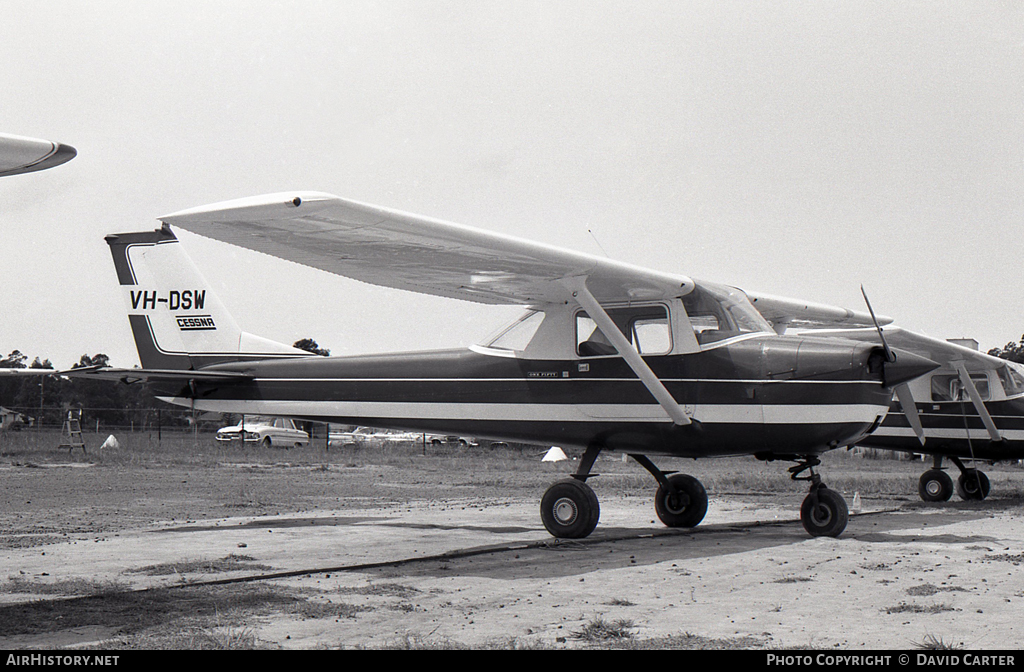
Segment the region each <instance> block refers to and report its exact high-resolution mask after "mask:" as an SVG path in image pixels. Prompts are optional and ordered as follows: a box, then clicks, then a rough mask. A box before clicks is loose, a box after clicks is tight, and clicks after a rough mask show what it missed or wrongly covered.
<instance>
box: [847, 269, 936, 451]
mask: <svg viewBox="0 0 1024 672" xmlns="http://www.w3.org/2000/svg"><path fill="white" fill-rule="evenodd" d="M860 293H861V295H862V296H863V297H864V303H866V304H867V306H868V312H869V313H871V320H872V321H873V322H874V323H875V331H877V332H878V338H879V340H881V341H882V350H883V352H884V357H885V361H886V363H889V364H893V363H895V362H896V353H895V352H893V351H892V348H890V347H889V344H888V343H886V341H885V334H883V333H882V327H881V326H880V325H879V324H878V319H877V318H876V317H875V311H874V310H873V309H872V308H871V301H869V300H868V294H867V292H865V291H864V285H861V286H860ZM895 389H896V399H897V400H899V402H900V408H902V409H903V414H904V415H905V416H906V417H907V422H909V423H910V426H911V428H913V430H914V434H916V435H917V440H918V441H920V442H921V445H922V446H923V445H924V440H925V436H924V427H922V426H921V417H920V416H919V415H918V414H917V403H916V402H915V401H914V395H913V394H912V393H911V391H910V385H909V384H908V383H905V382H904V383H900V384H899V385H897V386H896V388H895Z"/></svg>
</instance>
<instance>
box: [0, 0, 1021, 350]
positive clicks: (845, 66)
mask: <svg viewBox="0 0 1024 672" xmlns="http://www.w3.org/2000/svg"><path fill="white" fill-rule="evenodd" d="M0 16H2V17H3V20H2V21H0V64H2V66H3V67H2V68H0V101H2V104H0V131H2V132H7V133H15V134H18V135H28V136H34V137H42V138H48V139H52V140H57V141H61V142H66V143H68V144H71V145H73V146H74V147H76V148H77V149H78V152H79V155H78V157H77V158H76V159H74V160H73V161H72V162H71V163H68V164H65V165H63V166H60V167H58V168H55V169H53V170H49V171H44V172H41V173H34V174H29V175H22V176H16V177H10V178H3V179H0V249H2V257H0V259H2V262H0V264H2V266H0V287H2V290H3V291H2V292H0V351H2V354H3V355H5V354H7V353H8V352H10V351H11V350H13V349H15V348H17V349H20V350H21V351H22V352H24V353H26V354H28V355H29V356H30V357H35V356H41V357H48V358H50V359H51V360H52V361H53V363H54V365H56V366H58V367H64V366H69V365H70V364H72V363H74V362H76V361H78V358H79V357H80V356H81V355H82V354H83V353H88V354H90V355H92V354H95V353H97V352H103V353H106V354H108V355H109V356H110V357H111V363H112V364H114V365H117V366H131V365H133V364H136V363H137V362H138V359H137V356H136V353H135V348H134V344H133V343H132V340H131V334H130V330H129V328H128V321H127V319H126V317H125V314H124V307H123V305H122V297H121V294H120V291H119V289H118V286H117V281H116V278H115V276H114V272H113V267H112V264H111V262H110V255H109V253H108V251H107V247H106V244H105V243H104V242H103V236H104V235H105V234H107V233H113V232H122V231H133V230H144V229H147V228H154V227H156V226H157V223H156V221H155V218H156V217H157V216H158V215H162V214H168V213H170V212H173V211H176V210H180V209H183V208H188V207H192V206H196V205H202V204H206V203H212V202H216V201H221V200H227V199H232V198H239V197H243V196H251V195H256V194H261V193H268V192H277V191H283V190H289V189H308V190H318V191H326V192H329V193H334V194H337V195H339V196H342V197H346V198H352V199H356V200H360V201H366V202H370V203H376V204H379V205H382V206H386V207H391V208H397V209H400V210H405V211H409V212H415V213H419V214H423V215H427V216H431V217H435V218H440V219H446V220H450V221H455V222H459V223H463V224H469V225H473V226H477V227H481V228H484V229H489V230H493V231H499V232H503V233H508V234H512V235H516V236H520V237H525V238H531V239H535V240H540V241H543V242H546V243H551V244H555V245H561V246H566V247H570V248H573V249H577V250H582V251H585V252H590V253H595V254H600V253H601V248H603V249H604V250H606V251H607V253H608V254H609V255H610V256H612V257H614V258H616V259H620V260H623V261H627V262H630V263H634V264H640V265H645V266H650V267H652V268H657V269H660V270H664V271H671V272H678V273H684V274H687V275H690V276H693V277H696V278H702V279H706V280H713V281H718V282H725V283H729V284H733V285H736V286H739V287H742V288H746V289H751V290H758V291H762V292H768V293H772V294H779V295H783V296H793V297H799V298H803V299H807V300H811V301H816V302H821V303H830V304H836V305H842V306H846V307H849V308H854V309H861V308H862V307H863V304H862V299H861V297H860V290H859V287H860V285H861V284H864V285H865V287H866V288H867V290H868V293H869V296H870V297H871V300H872V303H873V305H874V307H875V309H876V310H877V311H878V312H881V313H885V314H887V315H891V316H893V317H895V318H896V319H897V322H898V323H900V324H902V325H903V326H905V327H908V328H911V329H915V330H918V331H923V332H925V333H928V334H929V335H932V336H936V337H940V338H950V337H963V336H968V337H973V338H976V339H977V340H978V341H980V342H981V347H982V348H983V349H988V348H991V347H996V346H1002V345H1004V344H1005V343H1007V342H1008V341H1017V340H1018V339H1019V338H1020V337H1021V334H1022V332H1024V311H1022V310H1021V307H1022V306H1024V277H1022V276H1024V273H1022V255H1021V252H1022V248H1024V235H1022V234H1024V230H1022V226H1021V221H1022V213H1024V5H1022V4H1021V3H1019V2H1016V1H1013V2H1010V1H1007V2H982V1H972V2H968V3H965V2H962V0H956V1H954V2H933V1H928V2H894V1H892V0H884V1H879V2H871V1H866V0H855V1H850V2H824V3H823V2H817V1H814V2H771V3H768V2H753V1H750V0H743V1H742V2H723V1H721V0H713V1H708V2H696V1H695V2H685V1H680V0H669V1H667V2H654V1H650V2H636V1H630V2H626V1H623V2H599V1H595V0H585V1H580V2H574V1H568V0H559V1H557V2H551V1H544V2H532V1H526V0H505V1H494V2H489V1H486V0H465V1H456V0H452V1H440V0H438V1H432V0H411V1H399V0H382V1H379V2H370V1H352V2H343V1H338V0H328V1H324V2H314V1H299V0H292V1H285V2H281V1H274V2H271V1H263V2H259V1H254V0H239V1H235V2H227V1H218V0H203V1H201V2H183V1H177V0H175V1H172V2H166V3H149V2H146V3H141V2H133V1H130V0H125V1H122V2H114V1H107V0H93V1H92V2H72V1H68V0H59V1H56V0H54V1H49V2H48V1H45V0H32V1H31V2H28V1H25V2H21V1H18V2H15V1H11V0H0ZM588 229H589V230H591V231H593V236H594V237H596V239H597V240H598V241H599V242H600V248H599V247H598V245H597V244H596V243H595V240H594V237H592V236H591V235H590V234H589V233H588ZM179 237H180V238H181V240H182V241H183V243H184V244H185V245H186V247H187V250H188V251H189V253H190V254H192V256H193V258H194V259H195V260H196V262H197V263H198V264H199V266H200V267H201V268H202V269H203V271H204V273H205V275H206V276H207V278H208V279H209V280H210V282H211V284H212V285H213V286H214V287H215V288H216V289H217V290H218V293H220V294H221V295H222V298H223V299H224V301H225V303H226V304H227V305H228V306H229V307H230V308H231V309H232V311H233V312H234V313H235V317H236V318H237V319H238V321H239V323H240V324H241V325H242V327H243V329H245V330H246V331H250V332H252V333H256V334H259V335H261V336H266V337H268V338H273V339H275V340H279V341H282V342H286V343H292V342H294V341H295V340H297V339H299V338H303V337H312V338H314V339H316V340H317V341H318V342H319V343H320V344H321V345H322V346H324V347H328V348H330V349H331V351H332V352H333V353H334V354H350V353H360V352H374V351H386V350H394V349H418V348H421V347H445V346H457V345H467V344H469V343H472V342H474V341H476V340H478V339H479V338H480V337H482V336H484V335H486V334H487V333H489V332H490V331H491V330H492V328H493V327H495V326H497V325H496V324H495V320H498V321H499V322H500V321H501V319H502V318H503V317H504V316H505V315H507V314H508V312H507V310H506V309H502V310H498V311H496V310H495V309H493V308H485V307H482V306H476V305H473V304H465V303H459V302H450V301H443V300H440V299H427V298H424V297H417V296H415V295H411V294H406V293H402V292H396V291H392V290H382V289H378V288H372V287H368V286H366V285H361V284H359V283H355V282H353V281H349V280H346V279H343V278H337V277H335V276H331V275H328V274H325V273H322V272H318V271H312V270H308V269H303V268H300V267H297V266H295V265H293V264H289V263H286V262H280V261H277V260H273V259H270V258H268V257H264V256H261V255H257V254H255V253H251V252H247V251H243V250H238V249H234V248H231V247H229V246H226V245H224V244H221V243H216V242H214V241H209V240H206V239H202V238H199V237H196V236H194V235H191V234H188V233H187V232H179Z"/></svg>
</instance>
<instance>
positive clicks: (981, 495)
mask: <svg viewBox="0 0 1024 672" xmlns="http://www.w3.org/2000/svg"><path fill="white" fill-rule="evenodd" d="M991 487H992V486H991V484H989V482H988V476H986V475H985V472H983V471H978V470H977V469H965V470H964V472H963V473H962V474H960V477H959V478H958V479H956V494H958V495H960V499H963V500H966V501H971V500H975V501H978V500H982V499H985V498H986V497H988V492H989V489H990V488H991Z"/></svg>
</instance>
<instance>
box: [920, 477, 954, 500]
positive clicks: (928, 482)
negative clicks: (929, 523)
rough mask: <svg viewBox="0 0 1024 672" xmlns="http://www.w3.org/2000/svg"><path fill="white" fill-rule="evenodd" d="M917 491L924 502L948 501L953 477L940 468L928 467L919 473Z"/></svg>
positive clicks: (951, 493) (951, 494) (951, 490)
mask: <svg viewBox="0 0 1024 672" xmlns="http://www.w3.org/2000/svg"><path fill="white" fill-rule="evenodd" d="M917 492H918V494H919V495H921V499H923V500H924V501H926V502H948V501H949V498H950V497H952V496H953V479H952V478H950V477H949V474H947V473H946V472H944V471H942V470H941V469H929V470H928V471H926V472H924V473H923V474H921V480H920V481H919V482H918V484H917Z"/></svg>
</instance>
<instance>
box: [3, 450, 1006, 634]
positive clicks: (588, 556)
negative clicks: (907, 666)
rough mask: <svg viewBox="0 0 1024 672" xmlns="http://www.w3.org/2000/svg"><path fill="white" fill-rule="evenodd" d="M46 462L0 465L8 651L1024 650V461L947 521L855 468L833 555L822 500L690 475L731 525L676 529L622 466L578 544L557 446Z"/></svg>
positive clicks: (948, 506) (605, 486)
mask: <svg viewBox="0 0 1024 672" xmlns="http://www.w3.org/2000/svg"><path fill="white" fill-rule="evenodd" d="M28 452H30V451H28ZM28 452H25V451H19V450H18V449H17V448H15V449H10V448H9V449H8V451H7V452H6V453H5V455H6V456H5V457H0V478H2V479H3V481H4V488H3V496H2V502H3V506H2V508H0V558H2V573H0V648H3V649H17V648H51V647H82V646H98V647H100V648H126V647H142V648H162V647H175V648H186V647H188V648H199V647H200V646H211V647H220V646H225V647H240V648H246V647H252V646H257V647H271V648H277V647H281V648H303V649H308V648H317V647H363V648H377V647H399V648H403V647H408V646H439V647H443V646H466V647H473V648H477V647H510V648H512V647H515V648H522V647H543V648H573V647H582V646H620V645H625V644H627V643H628V644H630V645H634V646H635V645H637V643H641V644H642V643H644V642H648V643H651V644H652V645H654V646H675V645H683V644H685V643H690V644H697V645H704V646H732V647H744V648H815V649H831V648H839V649H844V650H849V649H880V648H897V649H912V648H915V647H920V646H924V645H928V644H936V643H941V644H944V645H952V646H963V647H966V648H970V649H1015V648H1019V647H1020V646H1021V644H1022V643H1024V632H1022V628H1024V626H1021V625H1020V622H1019V613H1020V608H1021V603H1022V602H1024V576H1022V575H1021V567H1020V565H1021V563H1022V562H1024V522H1022V519H1021V513H1022V510H1024V501H1022V498H1021V497H1020V495H1019V490H1020V487H1021V481H1024V472H1022V471H1020V470H1019V469H1009V470H1004V471H996V472H992V471H990V472H989V473H990V476H991V477H992V481H993V492H992V495H990V497H989V499H988V500H986V501H985V502H980V503H965V502H959V501H958V500H956V498H954V500H953V501H951V502H948V503H944V504H939V505H934V504H932V505H926V504H923V503H921V502H919V501H918V500H917V497H916V492H915V490H916V480H917V476H918V475H919V474H920V473H921V471H923V467H922V465H921V464H920V463H893V465H895V466H889V465H887V466H886V467H885V470H886V471H887V473H890V474H894V476H893V478H892V479H882V481H881V482H882V484H883V485H882V486H881V488H880V489H881V490H886V489H889V490H893V492H891V493H890V494H885V493H884V492H871V490H872V486H871V482H872V481H871V480H864V479H863V478H862V479H861V480H857V479H855V478H852V477H850V478H848V479H847V480H846V481H844V480H843V477H841V476H840V475H839V471H840V467H842V466H843V465H844V464H847V462H843V463H840V464H839V465H838V466H835V467H833V468H831V471H832V476H833V477H834V478H835V479H837V480H836V481H835V482H836V485H833V487H835V488H836V489H839V490H845V489H846V487H845V486H844V485H843V484H844V482H845V483H849V484H852V485H851V487H857V488H858V490H856V492H853V491H848V492H844V494H845V496H846V498H847V501H848V502H849V503H851V504H853V503H854V502H853V498H854V495H855V494H857V495H859V496H858V497H857V500H858V503H859V504H860V510H859V511H857V512H855V513H854V515H852V516H851V519H850V523H849V526H848V527H847V530H846V531H845V533H844V534H843V535H842V536H841V537H840V538H838V539H831V538H826V539H822V538H817V539H815V538H811V537H809V536H808V535H807V534H806V532H805V531H804V530H803V527H802V526H801V525H800V522H799V520H798V511H799V506H800V502H801V500H802V498H803V496H804V489H803V487H802V486H800V485H797V484H792V485H791V487H788V488H786V489H784V490H783V491H780V492H763V491H759V490H758V488H757V487H751V488H744V487H743V485H742V483H740V484H739V485H737V484H736V483H735V482H733V481H730V480H729V477H727V476H723V475H720V474H719V475H716V474H713V473H707V470H706V468H705V467H704V463H703V462H698V463H696V464H695V463H688V464H689V465H693V466H692V467H691V468H689V470H690V471H691V473H694V475H697V476H698V477H699V478H701V479H702V480H703V481H704V482H705V484H706V485H708V486H709V487H708V490H709V493H710V495H711V502H710V506H709V512H708V516H707V518H706V519H705V520H704V522H703V523H702V524H701V525H700V526H698V527H697V528H695V529H693V530H668V529H666V528H664V527H663V526H662V525H661V524H660V523H659V522H657V521H656V519H655V516H654V512H653V505H652V503H651V497H652V496H653V491H654V486H653V484H650V483H647V482H646V481H647V480H649V478H648V477H646V476H645V475H644V474H642V472H641V470H640V469H639V468H638V467H636V465H632V464H624V463H622V462H621V461H618V460H612V459H609V460H605V461H600V462H599V463H598V466H599V467H600V473H601V474H602V476H601V477H600V478H598V479H595V481H594V486H595V490H596V491H597V493H598V496H599V497H600V500H601V511H602V516H601V523H600V525H599V526H598V529H597V531H596V532H595V533H594V534H593V535H592V536H591V537H589V538H588V539H586V540H582V541H560V540H555V539H553V538H551V537H550V536H549V535H548V534H547V533H546V531H545V530H544V528H543V526H542V525H541V523H540V520H539V514H538V502H539V499H540V496H541V494H542V493H543V490H544V488H546V487H547V485H548V484H549V483H550V482H553V481H554V480H556V479H557V478H560V477H562V476H564V475H565V474H566V473H568V472H569V471H571V466H566V465H565V463H563V464H561V465H548V464H544V465H540V464H539V459H538V457H537V456H536V455H530V454H527V455H520V456H518V457H516V458H515V459H513V458H508V457H494V458H493V460H492V461H491V462H489V463H487V464H484V463H483V462H481V461H480V460H479V459H478V458H471V457H469V456H465V455H463V456H462V457H459V456H456V457H455V458H453V457H452V456H445V457H438V458H436V459H434V460H432V459H431V458H424V457H419V458H418V459H417V460H416V461H415V463H414V464H410V465H409V466H405V465H404V461H403V459H402V458H401V457H396V456H395V455H394V454H392V455H391V456H390V457H388V456H385V457H384V458H383V459H376V458H372V457H371V456H366V455H363V456H359V455H348V456H345V455H340V454H335V455H333V456H331V457H330V458H329V459H326V458H323V456H320V457H316V458H315V459H306V458H303V457H302V456H299V455H284V454H281V453H274V454H266V455H234V456H228V455H226V454H217V453H215V452H210V451H206V452H204V453H203V454H202V455H201V456H199V457H197V456H196V455H194V454H193V455H191V456H186V457H184V458H181V459H174V460H165V459H161V458H153V457H151V456H150V457H147V458H145V459H142V458H137V457H135V456H133V455H131V454H129V453H130V452H131V451H130V450H122V451H121V452H120V453H117V454H110V453H108V454H105V455H97V454H91V455H89V456H81V455H78V456H62V455H56V454H55V455H52V456H50V455H46V456H44V457H45V459H41V458H39V456H38V455H36V456H34V457H33V456H32V455H29V454H28ZM306 457H307V458H308V456H306ZM29 458H32V459H29ZM731 462H733V466H732V467H730V468H731V469H735V470H736V471H737V472H740V473H745V472H752V471H756V470H758V469H761V468H762V467H761V466H760V465H758V464H757V463H755V462H754V461H752V460H750V461H731ZM824 469H825V471H824V473H826V474H828V473H829V467H828V464H827V463H826V465H825V467H824ZM702 472H704V473H702ZM766 473H769V474H774V476H775V477H776V478H777V480H778V481H779V482H780V483H783V484H787V485H788V482H787V481H786V479H785V474H784V468H780V467H779V466H778V465H774V466H770V467H768V468H767V471H766ZM755 481H756V479H755ZM716 486H717V490H716ZM755 486H756V482H755ZM859 488H864V493H865V494H863V495H862V494H861V490H860V489H859ZM875 489H879V488H875ZM257 576H259V577H263V578H262V579H260V580H258V581H252V580H249V579H251V578H252V577H257Z"/></svg>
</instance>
